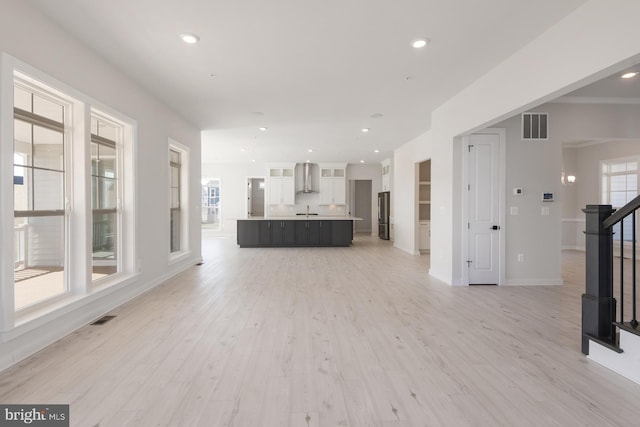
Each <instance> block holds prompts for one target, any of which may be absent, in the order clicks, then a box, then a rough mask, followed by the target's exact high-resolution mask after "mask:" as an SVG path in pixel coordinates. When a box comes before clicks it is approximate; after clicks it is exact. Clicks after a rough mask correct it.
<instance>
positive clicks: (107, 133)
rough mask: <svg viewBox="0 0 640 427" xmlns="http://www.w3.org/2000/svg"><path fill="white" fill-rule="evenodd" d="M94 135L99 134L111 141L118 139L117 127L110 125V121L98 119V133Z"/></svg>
mask: <svg viewBox="0 0 640 427" xmlns="http://www.w3.org/2000/svg"><path fill="white" fill-rule="evenodd" d="M96 135H99V136H101V137H103V138H106V139H109V140H111V141H118V127H116V126H114V125H112V124H111V123H106V122H104V121H102V120H98V133H97V134H96Z"/></svg>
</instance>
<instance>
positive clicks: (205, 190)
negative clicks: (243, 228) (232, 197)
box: [201, 178, 222, 231]
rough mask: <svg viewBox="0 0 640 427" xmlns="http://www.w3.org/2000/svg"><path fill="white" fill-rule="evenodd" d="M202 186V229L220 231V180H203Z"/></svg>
mask: <svg viewBox="0 0 640 427" xmlns="http://www.w3.org/2000/svg"><path fill="white" fill-rule="evenodd" d="M203 183H204V184H202V216H201V221H202V228H206V229H208V230H216V231H220V230H221V229H222V221H221V219H222V218H221V217H220V213H221V210H220V178H211V179H205V180H203Z"/></svg>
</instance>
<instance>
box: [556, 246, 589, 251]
mask: <svg viewBox="0 0 640 427" xmlns="http://www.w3.org/2000/svg"><path fill="white" fill-rule="evenodd" d="M560 249H562V250H563V251H581V252H584V251H586V249H585V247H584V246H562V247H561V248H560Z"/></svg>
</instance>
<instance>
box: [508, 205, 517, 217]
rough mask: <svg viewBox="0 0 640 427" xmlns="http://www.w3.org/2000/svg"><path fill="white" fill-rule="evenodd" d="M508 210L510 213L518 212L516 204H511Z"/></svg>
mask: <svg viewBox="0 0 640 427" xmlns="http://www.w3.org/2000/svg"><path fill="white" fill-rule="evenodd" d="M509 212H510V213H511V215H518V214H519V213H520V210H519V209H518V207H517V206H511V208H510V209H509Z"/></svg>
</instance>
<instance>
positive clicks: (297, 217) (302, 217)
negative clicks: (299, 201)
mask: <svg viewBox="0 0 640 427" xmlns="http://www.w3.org/2000/svg"><path fill="white" fill-rule="evenodd" d="M238 220H239V221H240V220H242V221H263V220H270V221H306V220H318V221H345V220H349V221H362V218H356V217H355V216H347V215H309V216H307V215H291V216H271V217H266V218H265V217H262V216H258V217H254V216H252V217H250V218H240V219H238Z"/></svg>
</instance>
